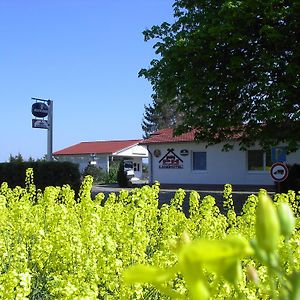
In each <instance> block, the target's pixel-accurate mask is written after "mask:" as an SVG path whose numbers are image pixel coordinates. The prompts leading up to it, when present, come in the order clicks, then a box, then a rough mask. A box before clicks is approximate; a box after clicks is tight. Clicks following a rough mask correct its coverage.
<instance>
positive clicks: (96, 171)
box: [82, 164, 105, 183]
mask: <svg viewBox="0 0 300 300" xmlns="http://www.w3.org/2000/svg"><path fill="white" fill-rule="evenodd" d="M82 175H83V176H87V175H91V176H92V177H93V178H94V182H95V183H99V182H101V181H102V179H103V177H104V176H105V172H104V171H103V170H102V169H101V168H99V167H97V166H96V165H91V164H89V165H87V166H86V168H85V169H84V171H83V174H82Z"/></svg>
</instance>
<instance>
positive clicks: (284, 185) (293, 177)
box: [276, 164, 300, 192]
mask: <svg viewBox="0 0 300 300" xmlns="http://www.w3.org/2000/svg"><path fill="white" fill-rule="evenodd" d="M288 169H289V175H288V177H287V179H286V180H285V181H283V182H281V183H280V191H281V192H287V191H288V190H294V191H300V165H298V164H293V165H288ZM276 187H277V190H278V188H279V186H278V183H277V184H276Z"/></svg>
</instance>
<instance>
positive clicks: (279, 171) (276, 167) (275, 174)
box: [270, 162, 289, 193]
mask: <svg viewBox="0 0 300 300" xmlns="http://www.w3.org/2000/svg"><path fill="white" fill-rule="evenodd" d="M270 174H271V177H272V178H273V180H274V181H275V182H278V192H279V193H280V182H282V181H284V180H286V179H287V177H288V175H289V170H288V168H287V166H286V165H285V164H284V163H281V162H276V163H275V164H273V165H272V166H271V169H270Z"/></svg>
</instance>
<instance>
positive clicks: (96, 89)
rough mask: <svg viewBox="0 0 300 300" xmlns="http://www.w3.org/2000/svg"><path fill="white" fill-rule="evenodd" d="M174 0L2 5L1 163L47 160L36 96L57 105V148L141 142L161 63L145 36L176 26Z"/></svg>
mask: <svg viewBox="0 0 300 300" xmlns="http://www.w3.org/2000/svg"><path fill="white" fill-rule="evenodd" d="M173 2H174V1H172V0H47V1H40V0H26V1H24V0H0V38H1V46H0V101H1V102H0V103H1V110H0V130H1V131H0V132H1V146H0V161H1V162H3V161H6V160H7V159H8V158H9V155H10V154H12V155H17V154H18V153H21V154H22V155H23V157H24V158H25V159H27V158H28V157H29V156H32V157H33V158H41V157H43V156H44V155H45V154H46V152H47V130H44V129H33V128H31V120H32V117H33V116H32V114H31V105H32V103H33V101H32V100H31V97H38V98H44V99H51V100H53V103H54V121H53V123H54V128H53V150H54V151H56V150H60V149H62V148H65V147H67V146H70V145H73V144H76V143H79V142H81V141H95V140H116V139H136V138H141V137H142V130H141V122H142V118H143V112H144V105H145V104H148V103H150V102H151V94H152V89H151V85H150V83H149V82H148V81H147V80H146V79H144V78H138V75H137V74H138V72H139V70H140V69H141V68H144V67H148V66H149V63H150V61H151V59H153V58H155V54H154V50H153V49H152V46H153V42H144V39H143V35H142V31H143V30H144V29H146V28H150V27H151V26H152V25H159V24H161V23H162V22H164V21H169V22H172V20H173V16H172V13H173V11H172V4H173Z"/></svg>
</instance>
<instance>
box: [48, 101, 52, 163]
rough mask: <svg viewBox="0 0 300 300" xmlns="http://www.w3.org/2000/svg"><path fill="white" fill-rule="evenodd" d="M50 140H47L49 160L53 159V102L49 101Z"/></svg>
mask: <svg viewBox="0 0 300 300" xmlns="http://www.w3.org/2000/svg"><path fill="white" fill-rule="evenodd" d="M48 108H49V112H48V138H47V160H48V161H51V160H52V159H53V157H52V152H53V101H52V100H48Z"/></svg>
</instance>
